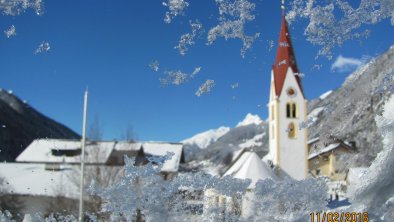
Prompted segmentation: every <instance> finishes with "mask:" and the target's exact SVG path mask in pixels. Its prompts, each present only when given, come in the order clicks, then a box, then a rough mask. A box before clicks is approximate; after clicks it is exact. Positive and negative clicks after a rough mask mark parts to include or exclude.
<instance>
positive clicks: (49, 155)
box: [0, 139, 184, 214]
mask: <svg viewBox="0 0 394 222" xmlns="http://www.w3.org/2000/svg"><path fill="white" fill-rule="evenodd" d="M81 153H82V150H81V141H80V140H65V139H37V140H34V141H33V142H32V143H31V144H30V145H29V146H28V147H27V148H26V149H25V150H24V151H23V152H22V153H21V154H20V155H19V156H18V157H17V158H16V162H15V163H0V172H1V173H0V177H1V178H2V179H3V180H4V183H5V184H6V185H7V186H6V187H5V189H3V190H2V192H3V193H5V194H6V195H8V196H10V197H11V199H13V200H15V203H17V206H15V207H17V208H18V209H19V210H18V212H20V213H22V214H27V213H33V214H34V213H36V212H42V213H45V212H57V211H59V212H60V211H62V212H67V213H68V214H72V213H75V210H76V208H75V206H78V198H79V180H80V178H79V173H80V162H81ZM125 155H126V156H128V157H134V158H135V160H136V164H135V165H136V166H138V165H143V164H146V163H147V162H148V161H149V160H152V163H153V164H159V163H156V162H155V161H156V160H162V162H161V163H160V164H163V165H162V168H161V171H160V173H161V175H162V177H163V178H164V179H171V178H172V177H174V176H175V175H177V173H178V171H179V167H180V165H181V164H182V163H184V152H183V144H181V143H166V142H128V141H97V142H96V141H88V142H87V143H86V147H85V183H86V185H89V184H90V182H91V180H92V179H94V180H95V181H96V182H97V183H99V184H102V185H104V186H108V185H110V184H112V183H114V182H116V181H117V179H119V178H120V177H121V176H122V172H123V166H124V156H125ZM166 155H168V156H166ZM85 201H88V202H89V203H87V204H86V207H87V210H89V209H91V210H92V209H93V208H92V207H93V205H94V204H93V203H90V202H91V201H92V199H90V198H88V197H87V196H86V197H85Z"/></svg>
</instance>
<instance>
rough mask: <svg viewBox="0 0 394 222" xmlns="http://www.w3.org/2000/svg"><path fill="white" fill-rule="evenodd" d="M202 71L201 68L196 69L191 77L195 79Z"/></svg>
mask: <svg viewBox="0 0 394 222" xmlns="http://www.w3.org/2000/svg"><path fill="white" fill-rule="evenodd" d="M200 71H201V66H199V67H196V68H195V69H194V71H193V72H192V74H191V75H190V78H194V77H195V76H196V75H197V74H198V73H199V72H200Z"/></svg>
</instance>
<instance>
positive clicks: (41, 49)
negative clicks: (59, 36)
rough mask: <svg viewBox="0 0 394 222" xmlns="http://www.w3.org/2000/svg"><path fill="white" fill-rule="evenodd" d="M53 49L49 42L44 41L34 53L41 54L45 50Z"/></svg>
mask: <svg viewBox="0 0 394 222" xmlns="http://www.w3.org/2000/svg"><path fill="white" fill-rule="evenodd" d="M50 50H51V46H50V45H49V42H42V43H41V44H40V45H39V46H38V48H37V49H36V51H34V54H36V55H37V54H40V53H43V52H49V51H50Z"/></svg>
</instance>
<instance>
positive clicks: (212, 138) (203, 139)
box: [181, 126, 230, 149]
mask: <svg viewBox="0 0 394 222" xmlns="http://www.w3.org/2000/svg"><path fill="white" fill-rule="evenodd" d="M229 130H230V128H229V127H224V126H222V127H219V128H218V129H210V130H208V131H205V132H202V133H199V134H196V135H195V136H193V137H191V138H189V139H185V140H182V141H181V143H184V144H189V145H196V146H198V147H199V148H200V149H204V148H206V147H207V146H209V145H210V144H212V143H214V142H216V141H217V140H218V139H219V138H220V137H221V136H223V135H224V134H226V133H227V132H228V131H229Z"/></svg>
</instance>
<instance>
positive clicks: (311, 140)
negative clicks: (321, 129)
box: [307, 137, 319, 145]
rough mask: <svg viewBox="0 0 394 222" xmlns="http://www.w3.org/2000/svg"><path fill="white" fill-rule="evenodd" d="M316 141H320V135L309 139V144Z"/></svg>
mask: <svg viewBox="0 0 394 222" xmlns="http://www.w3.org/2000/svg"><path fill="white" fill-rule="evenodd" d="M316 141H319V137H316V138H313V139H310V140H308V142H307V144H308V145H309V144H311V143H314V142H316Z"/></svg>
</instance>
